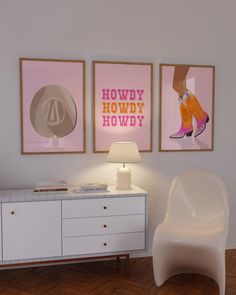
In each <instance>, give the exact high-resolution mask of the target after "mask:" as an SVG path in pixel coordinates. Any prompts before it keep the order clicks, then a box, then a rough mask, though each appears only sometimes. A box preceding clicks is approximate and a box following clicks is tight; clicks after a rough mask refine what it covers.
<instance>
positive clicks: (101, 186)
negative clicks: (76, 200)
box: [73, 182, 109, 193]
mask: <svg viewBox="0 0 236 295" xmlns="http://www.w3.org/2000/svg"><path fill="white" fill-rule="evenodd" d="M73 191H74V193H86V192H108V191H109V190H108V186H107V184H106V183H100V182H91V183H81V184H80V186H79V187H78V188H76V189H74V190H73Z"/></svg>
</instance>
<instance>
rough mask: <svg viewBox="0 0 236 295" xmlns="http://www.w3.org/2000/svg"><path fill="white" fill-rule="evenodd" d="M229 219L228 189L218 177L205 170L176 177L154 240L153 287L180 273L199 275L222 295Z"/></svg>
mask: <svg viewBox="0 0 236 295" xmlns="http://www.w3.org/2000/svg"><path fill="white" fill-rule="evenodd" d="M228 220H229V206H228V195H227V190H226V187H225V185H224V183H223V181H222V180H221V179H220V178H219V176H217V175H215V174H212V173H209V172H205V171H188V172H184V173H182V174H180V175H179V176H177V177H176V178H175V179H174V180H173V182H172V184H171V187H170V191H169V197H168V203H167V211H166V215H165V219H164V221H163V222H162V223H161V224H160V225H159V226H158V227H157V229H156V231H155V234H154V239H153V268H154V277H155V283H156V285H157V286H161V285H162V284H163V283H164V282H165V281H166V280H167V279H168V278H169V277H171V276H173V275H176V274H179V273H189V272H191V273H201V274H203V275H206V276H209V277H211V278H213V279H214V280H215V281H216V282H217V283H218V285H219V289H220V295H224V294H225V243H226V237H227V233H228Z"/></svg>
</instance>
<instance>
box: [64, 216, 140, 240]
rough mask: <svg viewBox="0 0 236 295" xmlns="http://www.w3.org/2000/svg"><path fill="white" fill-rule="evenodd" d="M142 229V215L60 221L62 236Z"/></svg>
mask: <svg viewBox="0 0 236 295" xmlns="http://www.w3.org/2000/svg"><path fill="white" fill-rule="evenodd" d="M144 230H145V216H144V215H127V216H109V217H94V218H93V217H90V218H77V219H64V220H63V222H62V235H63V237H73V236H89V235H104V234H115V233H129V232H143V231H144Z"/></svg>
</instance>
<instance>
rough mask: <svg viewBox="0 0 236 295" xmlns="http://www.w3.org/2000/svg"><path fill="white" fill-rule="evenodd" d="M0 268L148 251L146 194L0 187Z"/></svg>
mask: <svg viewBox="0 0 236 295" xmlns="http://www.w3.org/2000/svg"><path fill="white" fill-rule="evenodd" d="M0 202H1V204H0V206H1V210H0V217H1V218H0V228H1V232H0V267H2V268H3V267H7V266H13V265H16V266H19V265H22V264H23V265H25V264H29V263H30V265H31V264H32V263H35V264H40V263H48V264H49V263H52V262H53V263H55V262H57V261H60V262H61V261H62V260H64V262H66V261H67V260H70V259H73V260H75V259H82V258H83V259H85V258H99V257H104V256H115V257H120V256H125V257H126V258H128V257H129V254H130V253H132V252H134V251H140V250H142V251H144V250H145V249H146V241H147V239H146V227H147V193H146V192H145V191H143V190H142V189H140V188H138V187H136V186H133V189H132V190H130V191H117V190H116V189H114V187H109V191H108V192H105V193H104V192H103V193H102V192H100V193H97V192H94V193H84V194H76V193H74V192H73V190H71V191H69V192H68V193H63V194H62V193H60V194H52V193H50V194H35V193H33V192H32V190H4V191H0Z"/></svg>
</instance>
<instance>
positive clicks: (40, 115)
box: [20, 58, 85, 154]
mask: <svg viewBox="0 0 236 295" xmlns="http://www.w3.org/2000/svg"><path fill="white" fill-rule="evenodd" d="M84 64H85V63H84V61H79V60H49V59H29V58H21V59H20V78H21V139H22V140H21V152H22V154H41V153H82V152H85V122H84V109H85V101H84V84H85V82H84Z"/></svg>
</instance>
